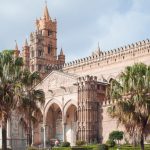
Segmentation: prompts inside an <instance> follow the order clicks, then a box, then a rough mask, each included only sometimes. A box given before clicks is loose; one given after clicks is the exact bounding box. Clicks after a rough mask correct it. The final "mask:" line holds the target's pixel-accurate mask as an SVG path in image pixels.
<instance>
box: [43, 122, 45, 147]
mask: <svg viewBox="0 0 150 150" xmlns="http://www.w3.org/2000/svg"><path fill="white" fill-rule="evenodd" d="M43 132H44V148H46V124H43Z"/></svg>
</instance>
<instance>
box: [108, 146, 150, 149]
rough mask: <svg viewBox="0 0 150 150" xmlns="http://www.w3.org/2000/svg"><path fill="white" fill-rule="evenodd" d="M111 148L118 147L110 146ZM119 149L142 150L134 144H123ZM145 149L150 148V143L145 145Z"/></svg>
mask: <svg viewBox="0 0 150 150" xmlns="http://www.w3.org/2000/svg"><path fill="white" fill-rule="evenodd" d="M109 150H117V147H114V148H109ZM119 150H140V146H138V147H133V146H132V145H121V146H120V148H119ZM145 150H150V145H145Z"/></svg>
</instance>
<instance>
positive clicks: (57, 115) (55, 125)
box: [44, 99, 63, 141]
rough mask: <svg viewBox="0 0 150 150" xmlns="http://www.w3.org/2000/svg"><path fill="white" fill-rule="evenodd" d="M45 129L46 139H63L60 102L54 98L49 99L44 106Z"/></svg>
mask: <svg viewBox="0 0 150 150" xmlns="http://www.w3.org/2000/svg"><path fill="white" fill-rule="evenodd" d="M45 108H46V109H45V118H44V123H45V130H46V139H50V140H52V139H59V140H61V141H62V140H63V126H62V121H63V112H62V104H61V102H59V101H58V100H56V99H53V100H51V101H50V102H49V103H48V104H47V106H46V107H45Z"/></svg>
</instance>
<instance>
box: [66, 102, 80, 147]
mask: <svg viewBox="0 0 150 150" xmlns="http://www.w3.org/2000/svg"><path fill="white" fill-rule="evenodd" d="M64 119H65V135H66V136H65V139H66V140H67V141H68V142H70V143H71V145H72V146H74V145H75V143H76V136H77V128H76V127H77V103H75V101H73V100H70V101H68V103H66V105H65V107H64Z"/></svg>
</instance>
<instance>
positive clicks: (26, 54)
mask: <svg viewBox="0 0 150 150" xmlns="http://www.w3.org/2000/svg"><path fill="white" fill-rule="evenodd" d="M22 57H23V62H24V67H25V68H26V69H29V60H30V51H29V46H28V41H27V39H26V40H25V42H24V45H23V50H22Z"/></svg>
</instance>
